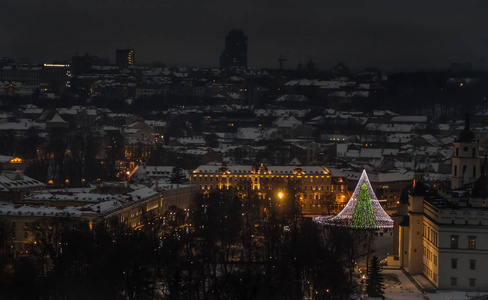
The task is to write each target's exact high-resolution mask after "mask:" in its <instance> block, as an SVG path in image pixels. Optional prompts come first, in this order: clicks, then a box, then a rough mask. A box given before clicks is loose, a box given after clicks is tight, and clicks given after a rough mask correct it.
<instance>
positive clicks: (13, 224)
mask: <svg viewBox="0 0 488 300" xmlns="http://www.w3.org/2000/svg"><path fill="white" fill-rule="evenodd" d="M2 225H3V222H2ZM16 225H17V224H15V221H14V222H12V228H13V229H15V226H16ZM24 228H25V229H28V228H29V222H24Z"/></svg>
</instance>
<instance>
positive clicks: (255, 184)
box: [190, 166, 348, 214]
mask: <svg viewBox="0 0 488 300" xmlns="http://www.w3.org/2000/svg"><path fill="white" fill-rule="evenodd" d="M287 168H289V170H290V172H287V174H286V175H285V174H279V173H278V174H277V173H271V172H269V173H268V172H265V173H259V172H256V173H251V172H249V173H243V174H242V173H241V174H239V173H230V172H229V173H223V172H210V173H200V172H198V171H194V173H193V174H191V176H190V180H191V182H192V183H193V184H196V185H197V186H198V187H199V189H200V190H202V191H209V190H216V189H236V190H239V189H243V188H245V187H250V188H251V189H253V190H258V191H262V192H263V196H264V194H265V193H266V192H267V191H269V190H270V187H271V189H272V187H273V186H278V185H279V184H280V183H283V182H287V181H292V182H295V183H296V184H297V185H298V186H299V190H300V200H301V204H302V213H305V214H308V213H330V211H328V207H327V205H326V202H327V201H332V202H336V203H337V202H339V203H342V202H344V203H346V202H347V200H348V198H346V194H347V185H346V184H345V182H344V181H342V180H340V181H335V182H334V183H333V180H332V176H331V174H325V173H321V174H317V175H305V174H296V173H293V172H292V171H293V169H294V167H287ZM250 169H251V167H250V166H249V170H250ZM343 196H344V197H343ZM329 197H331V198H332V199H333V200H330V199H331V198H329ZM344 203H342V204H344ZM342 207H343V205H342V206H340V205H339V206H336V207H335V208H337V209H340V208H342Z"/></svg>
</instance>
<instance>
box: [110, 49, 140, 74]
mask: <svg viewBox="0 0 488 300" xmlns="http://www.w3.org/2000/svg"><path fill="white" fill-rule="evenodd" d="M134 62H135V51H134V49H130V48H129V47H127V49H117V50H116V51H115V64H116V65H117V66H119V67H120V68H122V69H127V68H128V67H129V66H132V65H133V64H134Z"/></svg>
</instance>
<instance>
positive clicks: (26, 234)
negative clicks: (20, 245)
mask: <svg viewBox="0 0 488 300" xmlns="http://www.w3.org/2000/svg"><path fill="white" fill-rule="evenodd" d="M15 238H16V235H15V231H13V232H12V239H13V240H15ZM28 239H29V233H28V232H27V231H25V232H24V241H27V240H28Z"/></svg>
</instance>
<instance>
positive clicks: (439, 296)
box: [363, 269, 486, 300]
mask: <svg viewBox="0 0 488 300" xmlns="http://www.w3.org/2000/svg"><path fill="white" fill-rule="evenodd" d="M383 276H384V277H385V295H384V296H385V299H386V300H464V299H472V298H475V297H477V296H480V294H479V293H477V292H468V293H467V292H464V291H445V290H444V291H437V292H436V293H426V294H425V295H424V294H423V293H422V292H421V291H419V289H418V288H417V287H416V286H415V284H413V283H412V281H411V280H410V279H409V278H408V277H407V276H406V275H405V274H404V273H403V271H402V270H399V269H383ZM481 294H483V293H481ZM484 294H486V293H484ZM363 299H364V298H363ZM366 299H371V300H373V299H374V300H381V298H366Z"/></svg>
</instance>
